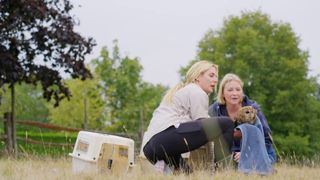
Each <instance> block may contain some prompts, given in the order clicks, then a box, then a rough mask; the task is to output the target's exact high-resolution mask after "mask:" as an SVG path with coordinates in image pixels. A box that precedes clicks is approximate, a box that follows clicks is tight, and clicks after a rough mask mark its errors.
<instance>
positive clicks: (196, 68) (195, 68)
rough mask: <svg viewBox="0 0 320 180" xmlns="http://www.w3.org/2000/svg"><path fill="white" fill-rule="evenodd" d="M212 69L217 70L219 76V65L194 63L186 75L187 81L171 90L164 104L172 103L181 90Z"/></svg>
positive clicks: (207, 62) (202, 61)
mask: <svg viewBox="0 0 320 180" xmlns="http://www.w3.org/2000/svg"><path fill="white" fill-rule="evenodd" d="M211 67H214V68H215V69H216V70H217V74H218V65H216V64H214V63H212V62H209V61H206V60H201V61H197V62H196V63H194V64H193V65H192V66H191V67H190V68H189V70H188V71H187V73H186V76H185V80H184V81H182V82H180V83H178V84H177V85H175V86H174V87H173V88H171V89H169V90H168V91H167V93H166V95H165V96H164V97H163V100H162V101H164V102H166V103H171V102H172V97H173V95H174V94H175V93H176V92H177V91H178V90H179V89H181V88H183V87H184V86H186V85H187V84H189V83H195V82H196V79H197V78H198V77H199V76H200V75H201V74H203V73H204V72H206V71H208V70H209V69H210V68H211Z"/></svg>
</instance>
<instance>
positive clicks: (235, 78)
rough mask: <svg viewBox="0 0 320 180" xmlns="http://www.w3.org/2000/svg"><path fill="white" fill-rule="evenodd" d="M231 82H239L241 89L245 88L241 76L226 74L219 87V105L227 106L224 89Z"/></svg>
mask: <svg viewBox="0 0 320 180" xmlns="http://www.w3.org/2000/svg"><path fill="white" fill-rule="evenodd" d="M231 81H237V82H239V83H240V86H241V88H243V82H242V80H241V79H240V78H239V76H237V75H235V74H232V73H228V74H226V75H225V76H224V77H223V78H222V80H221V83H220V85H219V90H218V95H217V101H218V103H219V104H226V101H225V99H224V97H223V91H224V87H225V86H226V84H227V83H228V82H231Z"/></svg>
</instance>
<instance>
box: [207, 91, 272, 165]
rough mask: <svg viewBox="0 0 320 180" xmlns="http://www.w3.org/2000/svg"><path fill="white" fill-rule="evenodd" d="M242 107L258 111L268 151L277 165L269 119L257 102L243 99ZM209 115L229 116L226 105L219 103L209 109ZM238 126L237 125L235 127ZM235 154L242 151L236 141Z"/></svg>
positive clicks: (245, 97) (233, 149) (238, 142)
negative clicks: (250, 107) (249, 107)
mask: <svg viewBox="0 0 320 180" xmlns="http://www.w3.org/2000/svg"><path fill="white" fill-rule="evenodd" d="M242 106H252V107H253V108H255V109H256V110H257V117H258V118H259V120H260V122H261V125H262V129H263V132H264V138H265V145H266V149H267V152H268V155H269V158H270V159H271V161H272V163H275V162H276V160H277V156H276V152H275V150H274V148H273V146H272V139H271V129H270V127H269V125H268V122H267V119H266V117H265V116H264V114H263V113H262V111H261V109H260V107H259V105H258V104H257V103H256V102H255V101H252V100H250V99H249V98H248V97H247V96H244V97H243V100H242ZM209 115H210V116H229V115H228V111H227V108H226V106H225V105H222V104H219V103H218V102H214V103H213V104H211V105H210V107H209ZM237 125H238V124H235V127H236V126H237ZM231 150H232V151H233V152H239V151H240V141H239V140H234V146H233V147H232V149H231Z"/></svg>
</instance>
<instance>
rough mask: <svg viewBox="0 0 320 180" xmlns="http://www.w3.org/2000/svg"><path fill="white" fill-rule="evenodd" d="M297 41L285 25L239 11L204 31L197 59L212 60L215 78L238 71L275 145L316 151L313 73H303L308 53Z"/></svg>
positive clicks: (288, 149) (316, 102)
mask: <svg viewBox="0 0 320 180" xmlns="http://www.w3.org/2000/svg"><path fill="white" fill-rule="evenodd" d="M299 43H300V39H299V37H298V36H297V35H296V34H295V33H294V31H293V29H292V27H291V26H290V24H288V23H283V22H272V21H271V19H270V17H269V16H268V15H266V14H263V13H261V12H260V11H257V12H243V13H242V14H241V16H230V17H229V18H227V19H226V20H225V21H224V24H223V27H222V28H221V29H219V30H217V31H213V30H209V31H208V32H207V33H206V34H205V36H204V37H203V39H202V40H201V41H200V42H199V51H198V58H199V59H206V60H210V61H213V62H214V63H216V64H218V65H219V78H220V79H221V78H222V77H223V75H225V74H226V73H230V72H231V73H235V74H237V75H239V76H240V78H241V79H242V80H243V81H244V91H245V93H246V94H247V95H249V97H250V98H253V99H254V100H255V101H257V102H258V103H259V104H260V105H261V108H262V109H263V112H264V114H265V115H266V117H267V119H268V122H269V124H270V126H271V128H272V130H273V134H274V139H275V141H276V145H277V144H278V145H279V147H280V149H281V150H282V151H284V152H286V153H293V152H296V153H299V154H305V155H307V154H311V152H316V151H318V150H320V149H319V148H320V147H319V145H320V144H319V142H320V141H319V140H320V139H319V138H317V137H319V136H320V134H319V132H320V131H319V128H318V127H320V122H319V108H320V106H319V105H320V102H319V100H317V99H316V97H317V95H318V91H317V81H316V78H315V77H308V57H309V55H308V52H307V51H304V50H302V49H300V48H299ZM184 71H185V69H182V70H181V72H184ZM295 147H299V148H295Z"/></svg>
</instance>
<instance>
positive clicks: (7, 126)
mask: <svg viewBox="0 0 320 180" xmlns="http://www.w3.org/2000/svg"><path fill="white" fill-rule="evenodd" d="M13 123H15V124H17V125H23V126H32V127H38V128H41V129H42V128H44V129H49V130H53V131H64V132H75V133H76V132H79V131H81V130H82V129H79V128H69V127H62V126H57V125H53V124H49V123H43V122H38V121H31V120H16V121H15V122H13V121H12V118H11V116H10V113H5V115H4V119H3V124H4V135H3V136H2V137H1V136H0V139H2V140H4V141H5V145H6V146H5V149H6V152H7V153H8V154H9V155H13V156H16V154H17V141H19V142H24V143H25V144H27V143H28V144H34V145H37V144H39V145H42V146H49V147H53V146H54V147H73V146H74V142H47V141H44V140H43V139H42V140H37V139H32V138H30V137H29V136H21V135H20V136H19V135H16V134H17V133H16V128H15V126H13ZM95 132H97V131H95ZM99 133H105V132H99ZM111 134H113V135H117V136H122V137H128V138H131V139H133V140H134V141H135V146H136V147H140V144H141V143H140V141H141V140H140V137H138V136H137V134H124V133H111ZM138 149H139V148H135V150H136V154H137V153H138V152H139V150H138Z"/></svg>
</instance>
